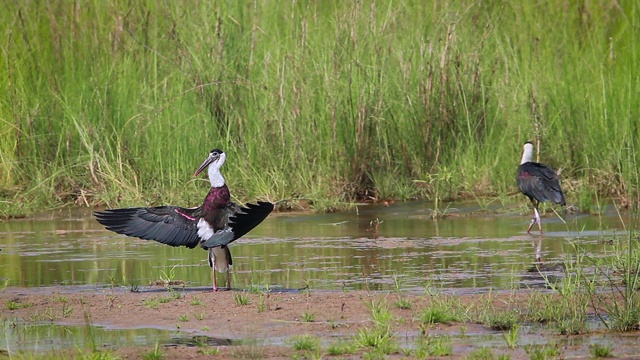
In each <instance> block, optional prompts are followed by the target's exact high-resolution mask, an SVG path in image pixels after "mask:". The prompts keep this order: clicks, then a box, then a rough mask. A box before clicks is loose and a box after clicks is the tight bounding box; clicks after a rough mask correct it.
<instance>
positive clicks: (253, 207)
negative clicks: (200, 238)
mask: <svg viewBox="0 0 640 360" xmlns="http://www.w3.org/2000/svg"><path fill="white" fill-rule="evenodd" d="M234 210H235V212H234V214H233V215H232V216H231V217H229V223H228V224H227V226H226V227H225V228H224V229H222V230H219V231H217V232H216V233H215V234H214V235H213V236H212V237H211V238H209V239H207V240H206V241H204V242H203V243H202V247H203V248H212V247H216V246H222V245H227V244H229V243H230V242H232V241H235V240H237V239H239V238H240V237H242V236H243V235H244V234H246V233H248V232H249V231H251V230H252V229H253V228H254V227H256V226H258V224H260V223H261V222H262V221H263V220H264V219H265V218H266V217H267V216H268V215H269V214H270V213H271V211H273V204H272V203H270V202H264V201H258V203H257V204H247V205H246V206H244V207H240V208H236V209H234Z"/></svg>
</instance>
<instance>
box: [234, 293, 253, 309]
mask: <svg viewBox="0 0 640 360" xmlns="http://www.w3.org/2000/svg"><path fill="white" fill-rule="evenodd" d="M233 301H234V302H235V303H236V305H238V306H245V305H249V303H250V300H249V295H247V294H245V293H235V294H233Z"/></svg>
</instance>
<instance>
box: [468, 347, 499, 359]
mask: <svg viewBox="0 0 640 360" xmlns="http://www.w3.org/2000/svg"><path fill="white" fill-rule="evenodd" d="M494 358H495V355H493V352H492V351H491V349H490V348H488V347H484V346H483V347H481V348H479V349H476V350H474V351H472V352H471V353H469V354H468V355H467V357H466V359H468V360H493V359H494Z"/></svg>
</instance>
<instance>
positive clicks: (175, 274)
mask: <svg viewBox="0 0 640 360" xmlns="http://www.w3.org/2000/svg"><path fill="white" fill-rule="evenodd" d="M430 205H431V204H428V203H425V202H417V201H416V202H407V203H399V204H392V205H391V206H389V207H384V206H360V207H358V208H357V209H353V210H351V211H349V212H344V213H332V214H277V215H275V216H270V217H269V218H268V219H267V220H265V222H264V223H263V224H261V225H260V226H259V227H257V228H256V229H255V230H254V231H253V232H251V233H250V234H249V235H248V236H246V237H245V238H243V239H240V240H238V241H236V242H235V243H233V244H232V246H231V251H232V253H233V258H234V266H233V268H232V280H233V282H232V284H233V286H234V287H235V288H243V287H248V286H262V287H270V288H301V287H305V286H311V288H313V289H319V290H336V289H371V290H382V289H396V288H398V287H399V288H401V289H404V290H421V289H424V288H425V287H427V286H438V287H445V288H454V289H461V290H462V289H466V290H469V289H473V291H481V290H482V289H483V288H497V289H503V288H509V287H512V286H513V285H514V284H516V286H544V281H543V279H542V277H541V276H540V274H539V273H538V271H530V270H531V269H533V265H534V263H535V258H536V248H537V246H539V249H540V252H539V254H540V255H541V256H542V257H543V259H544V260H545V262H546V263H561V262H562V261H563V259H564V256H565V255H566V254H572V253H574V244H579V245H580V246H581V247H583V248H584V249H586V250H587V251H589V252H592V253H594V254H599V253H601V252H602V249H603V247H604V246H606V245H605V242H603V241H602V240H603V238H604V239H611V238H614V236H615V235H624V233H625V232H624V225H623V222H622V221H621V218H620V217H619V216H618V214H617V213H616V212H615V211H614V210H615V209H614V208H613V207H612V206H609V207H608V208H605V211H604V215H602V216H593V215H564V221H565V222H563V221H562V219H560V218H559V217H558V216H557V215H555V214H554V213H553V212H549V213H547V215H546V216H545V217H543V226H544V229H545V234H544V235H543V236H542V237H540V236H539V235H536V236H532V235H528V234H526V232H525V230H526V227H527V225H528V220H529V218H530V217H529V214H524V215H523V214H520V212H519V211H518V210H519V209H520V208H517V207H511V208H509V207H507V208H506V209H507V210H506V211H505V208H503V207H500V208H498V207H496V208H485V209H480V207H479V206H477V205H475V204H471V203H459V204H458V203H456V204H451V205H450V206H449V207H448V211H449V214H450V215H449V216H447V217H445V218H443V219H439V220H437V221H435V220H432V219H430V214H431V208H430ZM376 221H377V222H378V223H379V225H378V232H377V233H376V232H375V231H374V229H373V224H375V222H376ZM372 222H373V224H372ZM622 238H624V236H622ZM0 248H1V249H2V251H0V282H2V283H5V284H8V285H15V286H47V285H60V284H62V285H98V286H101V285H107V286H113V285H119V286H130V287H138V286H146V285H148V284H150V283H152V282H154V281H157V280H159V279H174V280H181V281H185V282H186V283H187V285H188V286H208V285H209V284H210V283H211V271H210V268H209V267H208V264H207V260H206V252H205V251H204V250H202V249H198V248H196V249H187V248H173V247H169V246H166V245H162V244H158V243H155V242H153V241H145V240H140V239H136V238H130V237H126V236H122V235H118V234H114V233H112V232H109V231H106V230H104V228H103V227H102V226H101V225H100V224H98V223H97V222H96V221H95V220H94V219H92V216H91V214H90V212H89V211H88V210H86V209H85V210H83V209H80V210H63V211H58V212H53V213H47V214H42V215H40V216H38V217H36V218H33V219H29V220H11V221H4V222H2V223H0ZM549 268H550V269H551V271H553V267H549ZM219 276H220V278H219V281H220V282H222V281H223V280H224V275H219ZM0 284H1V283H0Z"/></svg>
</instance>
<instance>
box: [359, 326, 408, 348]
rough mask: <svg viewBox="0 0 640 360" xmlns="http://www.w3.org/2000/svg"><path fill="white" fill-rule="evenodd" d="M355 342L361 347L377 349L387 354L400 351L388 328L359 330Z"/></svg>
mask: <svg viewBox="0 0 640 360" xmlns="http://www.w3.org/2000/svg"><path fill="white" fill-rule="evenodd" d="M355 342H356V344H358V346H360V347H370V348H375V349H378V350H380V351H382V352H383V353H385V354H391V353H393V352H396V351H397V350H398V346H397V344H396V343H395V342H394V341H393V333H392V332H391V331H390V329H389V328H388V327H386V326H377V327H375V328H364V329H361V330H358V333H357V335H356V338H355Z"/></svg>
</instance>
